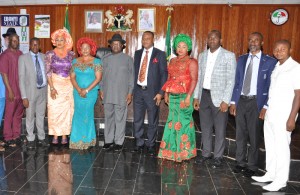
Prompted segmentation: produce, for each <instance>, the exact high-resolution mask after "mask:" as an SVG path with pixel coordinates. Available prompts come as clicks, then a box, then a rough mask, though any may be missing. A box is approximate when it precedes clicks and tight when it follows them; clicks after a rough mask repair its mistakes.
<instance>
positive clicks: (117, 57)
mask: <svg viewBox="0 0 300 195" xmlns="http://www.w3.org/2000/svg"><path fill="white" fill-rule="evenodd" d="M108 43H109V44H110V47H111V51H112V53H111V54H108V55H106V56H104V57H103V77H102V81H101V83H100V86H101V87H100V90H101V91H100V96H101V99H102V100H103V104H104V115H105V129H104V139H105V144H104V146H103V149H109V148H110V147H111V146H113V143H115V145H114V151H120V150H122V147H123V143H124V138H125V127H126V119H127V106H128V105H129V104H130V103H131V100H132V92H133V87H134V81H133V80H134V66H133V60H132V58H131V57H130V56H129V55H127V54H125V53H123V52H122V50H123V46H124V44H125V43H126V41H125V40H123V39H122V37H121V35H120V34H114V35H113V36H112V39H110V40H108Z"/></svg>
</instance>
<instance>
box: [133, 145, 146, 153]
mask: <svg viewBox="0 0 300 195" xmlns="http://www.w3.org/2000/svg"><path fill="white" fill-rule="evenodd" d="M143 150H144V145H143V146H135V147H134V148H133V149H132V151H131V152H142V151H143Z"/></svg>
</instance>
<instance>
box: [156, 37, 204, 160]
mask: <svg viewBox="0 0 300 195" xmlns="http://www.w3.org/2000/svg"><path fill="white" fill-rule="evenodd" d="M173 47H174V50H175V51H176V54H177V57H176V58H173V59H172V60H171V62H170V64H169V66H168V74H169V77H168V80H167V82H166V83H165V84H164V86H163V88H162V90H164V91H165V102H166V103H167V104H169V116H168V119H167V123H166V125H165V129H164V135H163V138H162V141H161V144H160V149H159V153H158V157H159V158H163V159H168V160H173V161H176V162H181V161H183V160H189V159H191V158H193V157H195V156H196V155H197V149H196V138H195V126H194V120H193V117H192V113H193V110H194V108H193V92H194V89H195V87H196V84H197V79H198V63H197V60H195V59H193V58H191V57H190V56H189V52H190V51H191V49H192V41H191V38H190V37H189V36H188V35H185V34H178V35H177V36H176V37H175V39H174V40H173Z"/></svg>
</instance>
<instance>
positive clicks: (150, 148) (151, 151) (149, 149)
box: [148, 146, 155, 156]
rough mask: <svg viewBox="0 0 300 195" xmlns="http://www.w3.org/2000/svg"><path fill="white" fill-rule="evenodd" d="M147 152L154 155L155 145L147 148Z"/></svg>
mask: <svg viewBox="0 0 300 195" xmlns="http://www.w3.org/2000/svg"><path fill="white" fill-rule="evenodd" d="M148 154H149V155H150V156H154V155H155V147H154V146H152V147H149V148H148Z"/></svg>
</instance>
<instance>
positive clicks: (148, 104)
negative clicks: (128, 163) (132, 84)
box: [133, 88, 159, 147]
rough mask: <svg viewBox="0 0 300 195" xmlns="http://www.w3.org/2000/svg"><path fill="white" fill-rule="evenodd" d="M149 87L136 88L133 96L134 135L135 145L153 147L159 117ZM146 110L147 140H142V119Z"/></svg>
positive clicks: (157, 107)
mask: <svg viewBox="0 0 300 195" xmlns="http://www.w3.org/2000/svg"><path fill="white" fill-rule="evenodd" d="M148 90H149V89H146V90H143V89H142V88H137V89H136V90H135V93H134V97H133V112H134V113H133V115H134V137H135V139H136V145H137V146H142V145H144V144H145V145H146V146H147V147H153V146H154V145H155V141H156V137H157V125H158V119H159V106H156V104H155V103H156V101H154V100H153V98H154V97H152V96H151V95H149V91H148ZM146 110H147V116H148V130H147V138H148V139H147V141H146V143H145V141H144V137H143V134H144V119H145V114H146Z"/></svg>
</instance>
